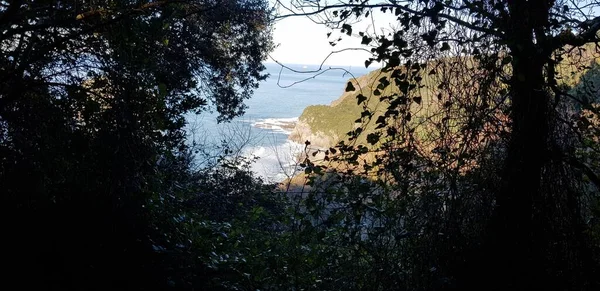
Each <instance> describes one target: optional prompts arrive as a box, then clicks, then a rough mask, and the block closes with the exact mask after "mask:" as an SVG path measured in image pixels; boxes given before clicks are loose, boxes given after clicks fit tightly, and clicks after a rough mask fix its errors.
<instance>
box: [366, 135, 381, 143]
mask: <svg viewBox="0 0 600 291" xmlns="http://www.w3.org/2000/svg"><path fill="white" fill-rule="evenodd" d="M367 142H368V143H370V144H372V145H375V144H376V143H378V142H379V134H378V133H369V134H368V135H367Z"/></svg>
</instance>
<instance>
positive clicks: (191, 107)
mask: <svg viewBox="0 0 600 291" xmlns="http://www.w3.org/2000/svg"><path fill="white" fill-rule="evenodd" d="M0 19H1V21H0V30H1V31H2V35H1V36H0V46H1V52H0V67H1V68H2V69H0V80H1V81H0V82H1V83H0V153H1V154H0V155H1V156H2V158H1V159H0V185H2V192H3V193H2V205H3V207H5V208H4V209H3V210H4V212H5V213H11V214H15V215H17V214H18V215H21V216H23V217H27V219H23V220H18V221H16V222H9V221H8V220H5V221H4V222H6V223H7V224H8V225H7V233H9V234H8V236H10V237H12V238H13V240H12V242H11V245H10V246H9V247H10V248H11V249H13V250H14V254H15V257H14V258H10V259H9V260H8V261H7V264H14V268H11V270H12V272H13V273H14V274H15V275H16V277H15V280H18V279H20V281H22V282H23V284H24V285H23V286H21V288H28V287H27V285H28V284H32V285H36V284H37V285H39V286H37V288H38V289H68V288H74V289H98V290H106V289H148V288H152V289H154V288H158V289H161V288H164V287H167V286H168V285H169V283H168V280H165V276H163V275H164V273H165V269H164V265H163V264H162V263H161V261H162V260H163V259H164V257H163V256H160V255H158V254H157V253H156V252H155V251H154V250H153V247H154V246H155V244H154V243H153V241H157V240H161V239H163V237H162V235H163V233H162V232H169V233H170V235H174V236H176V235H179V234H178V233H177V231H172V232H171V231H170V230H171V229H170V228H169V227H170V226H169V225H168V224H161V225H163V226H164V227H165V228H159V230H157V229H156V228H155V227H154V226H153V225H152V224H151V223H150V221H154V222H155V220H154V219H155V218H156V217H157V216H159V217H164V216H169V215H167V214H164V213H163V212H165V211H167V209H162V208H160V209H157V208H156V207H154V205H156V204H155V203H157V201H162V200H164V199H168V198H169V197H171V196H174V197H177V196H178V195H179V194H181V192H182V190H181V187H184V186H185V185H187V184H190V182H189V180H190V179H192V178H190V177H189V175H190V173H189V172H190V171H191V164H190V161H191V158H190V156H189V154H188V153H187V146H186V143H185V140H184V137H185V132H184V130H183V128H184V125H185V120H184V114H186V113H188V112H199V111H202V110H203V109H204V108H206V106H209V104H210V106H213V107H215V108H216V110H217V111H218V112H219V113H220V116H221V117H220V119H221V120H227V119H230V118H232V117H234V116H237V115H239V114H241V113H243V111H244V105H243V101H244V100H245V99H247V98H249V97H250V96H251V94H252V92H253V90H254V89H255V88H256V87H257V85H258V82H259V81H260V80H262V79H264V78H265V75H264V74H263V73H262V71H263V69H264V67H263V66H262V64H261V62H262V61H263V60H264V59H265V58H266V54H267V52H268V51H269V50H270V49H271V48H272V46H271V42H270V22H269V11H268V9H267V3H266V2H264V1H254V0H249V1H228V2H226V3H225V2H211V1H193V0H191V1H109V2H102V1H100V2H98V3H97V2H90V1H70V2H65V1H54V2H49V1H28V2H27V3H26V4H24V3H22V1H13V2H6V3H4V2H3V3H2V4H1V5H0ZM170 214H172V215H173V216H176V214H178V212H177V211H174V210H173V211H171V212H170ZM169 219H172V218H171V217H169ZM165 239H166V240H171V239H168V238H165ZM17 254H18V255H17ZM47 270H51V271H47ZM131 270H136V271H135V272H132V271H131ZM9 276H10V275H9ZM17 278H18V279H17ZM31 278H36V280H32V279H31ZM29 287H32V288H35V287H36V286H29ZM39 287H42V288H39Z"/></svg>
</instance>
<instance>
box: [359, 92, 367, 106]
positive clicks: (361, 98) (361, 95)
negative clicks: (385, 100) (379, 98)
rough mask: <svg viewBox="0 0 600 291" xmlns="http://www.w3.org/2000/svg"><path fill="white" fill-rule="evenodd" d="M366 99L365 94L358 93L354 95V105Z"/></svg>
mask: <svg viewBox="0 0 600 291" xmlns="http://www.w3.org/2000/svg"><path fill="white" fill-rule="evenodd" d="M366 100H367V97H365V95H363V94H358V95H357V96H356V105H360V104H361V103H363V102H365V101H366Z"/></svg>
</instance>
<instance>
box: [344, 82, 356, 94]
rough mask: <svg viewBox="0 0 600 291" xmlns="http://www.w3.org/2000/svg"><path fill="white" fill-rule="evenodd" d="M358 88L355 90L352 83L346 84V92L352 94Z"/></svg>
mask: <svg viewBox="0 0 600 291" xmlns="http://www.w3.org/2000/svg"><path fill="white" fill-rule="evenodd" d="M355 90H356V88H354V85H352V82H348V84H346V92H351V91H355Z"/></svg>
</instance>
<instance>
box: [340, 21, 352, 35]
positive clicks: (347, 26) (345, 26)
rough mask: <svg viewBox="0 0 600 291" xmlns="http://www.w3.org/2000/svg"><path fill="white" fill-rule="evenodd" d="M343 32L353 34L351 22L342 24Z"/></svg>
mask: <svg viewBox="0 0 600 291" xmlns="http://www.w3.org/2000/svg"><path fill="white" fill-rule="evenodd" d="M342 32H345V33H346V34H347V35H352V26H351V25H350V24H347V23H344V24H343V25H342Z"/></svg>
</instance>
